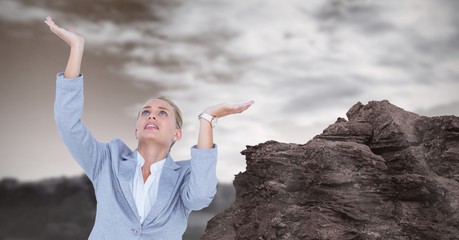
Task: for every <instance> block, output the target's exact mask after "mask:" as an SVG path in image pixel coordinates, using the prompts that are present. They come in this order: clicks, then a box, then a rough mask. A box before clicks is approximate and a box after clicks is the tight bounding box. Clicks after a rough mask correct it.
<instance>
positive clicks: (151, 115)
mask: <svg viewBox="0 0 459 240" xmlns="http://www.w3.org/2000/svg"><path fill="white" fill-rule="evenodd" d="M135 136H136V138H137V139H138V141H139V144H140V143H143V142H155V143H158V144H161V145H164V147H168V148H169V147H170V146H171V145H172V143H173V142H175V141H178V140H180V138H181V137H182V131H181V129H177V126H176V120H175V114H174V108H173V107H172V106H171V105H170V104H169V103H168V102H166V101H164V100H161V99H150V100H149V101H147V102H146V103H145V105H144V106H143V108H142V109H141V110H140V112H139V117H138V119H137V123H136V129H135Z"/></svg>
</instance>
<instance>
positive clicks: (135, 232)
mask: <svg viewBox="0 0 459 240" xmlns="http://www.w3.org/2000/svg"><path fill="white" fill-rule="evenodd" d="M131 231H132V234H134V236H139V235H140V229H139V228H131Z"/></svg>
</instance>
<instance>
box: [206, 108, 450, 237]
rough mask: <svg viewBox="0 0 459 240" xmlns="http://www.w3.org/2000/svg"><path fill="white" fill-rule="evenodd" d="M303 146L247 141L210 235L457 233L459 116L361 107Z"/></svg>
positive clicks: (380, 235)
mask: <svg viewBox="0 0 459 240" xmlns="http://www.w3.org/2000/svg"><path fill="white" fill-rule="evenodd" d="M347 118H348V120H345V119H343V118H338V120H337V121H336V123H335V124H332V125H330V126H329V127H328V128H326V129H325V130H324V131H323V133H322V134H320V135H318V136H316V137H314V139H312V140H310V141H309V142H307V143H306V144H286V143H278V142H275V141H268V142H266V143H262V144H259V145H257V146H248V147H247V149H246V150H244V151H243V152H242V154H244V155H245V156H246V160H247V169H246V171H245V172H243V173H240V174H238V175H237V176H236V178H235V181H234V186H235V188H236V201H235V202H234V203H233V205H232V206H231V208H229V209H227V210H226V211H224V212H223V213H221V214H219V215H217V216H216V217H214V218H213V219H212V220H211V221H209V223H208V225H207V229H206V233H205V235H204V236H203V238H202V239H205V240H211V239H212V240H213V239H219V240H229V239H340V240H341V239H459V182H458V181H459V118H458V117H456V116H441V117H425V116H419V115H417V114H414V113H411V112H407V111H405V110H403V109H401V108H399V107H397V106H394V105H392V104H390V103H389V102H388V101H381V102H376V101H373V102H369V103H368V104H367V105H363V104H361V103H357V104H355V105H354V106H353V107H352V108H351V109H350V110H349V111H348V112H347Z"/></svg>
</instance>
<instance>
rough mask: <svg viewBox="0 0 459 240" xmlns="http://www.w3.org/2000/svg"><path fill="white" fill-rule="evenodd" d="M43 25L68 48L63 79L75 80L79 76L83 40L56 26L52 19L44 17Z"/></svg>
mask: <svg viewBox="0 0 459 240" xmlns="http://www.w3.org/2000/svg"><path fill="white" fill-rule="evenodd" d="M45 23H46V24H47V25H48V26H49V28H50V29H51V31H52V32H53V33H54V34H56V35H57V36H58V37H60V38H61V39H62V40H64V41H65V42H66V43H67V44H68V45H69V46H70V55H69V60H68V62H67V67H66V68H65V71H64V77H65V78H76V77H78V76H80V68H81V61H82V58H83V50H84V38H83V37H81V36H79V35H78V34H76V33H75V32H74V31H68V30H66V29H64V28H61V27H59V26H57V25H56V24H55V23H54V22H53V19H52V18H51V17H50V16H48V17H46V20H45Z"/></svg>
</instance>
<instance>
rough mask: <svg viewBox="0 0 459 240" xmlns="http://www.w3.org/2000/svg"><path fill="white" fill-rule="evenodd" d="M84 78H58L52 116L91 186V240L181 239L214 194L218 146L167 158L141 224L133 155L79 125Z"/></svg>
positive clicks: (126, 149)
mask: <svg viewBox="0 0 459 240" xmlns="http://www.w3.org/2000/svg"><path fill="white" fill-rule="evenodd" d="M82 112H83V76H82V75H81V76H80V77H78V78H73V79H65V78H64V76H63V73H58V74H57V80H56V99H55V103H54V118H55V121H56V124H57V127H58V129H59V134H60V136H61V138H62V139H63V141H64V143H65V145H66V146H67V148H68V149H69V151H70V153H71V154H72V156H73V158H74V159H75V160H76V161H77V162H78V164H79V165H80V166H81V167H82V169H83V171H84V172H85V173H86V175H87V176H88V177H89V179H90V180H91V182H92V184H93V185H94V190H95V195H96V200H97V212H96V220H95V223H94V227H93V229H92V231H91V234H90V236H89V239H97V240H101V239H107V240H117V239H120V240H129V239H167V240H168V239H182V235H183V233H184V231H185V229H186V225H187V219H188V215H189V213H190V212H191V211H192V210H199V209H202V208H204V207H207V206H208V205H209V204H210V202H211V201H212V199H213V197H214V196H215V193H216V186H217V178H216V163H217V147H216V146H214V148H213V149H207V150H205V149H197V148H196V146H193V147H192V148H191V160H187V161H178V162H175V161H174V160H173V159H172V158H171V156H170V155H169V156H167V158H166V162H165V164H164V167H163V170H162V174H161V177H160V180H159V189H158V196H157V199H156V202H155V203H154V205H153V206H152V209H151V211H150V213H149V214H148V216H147V217H146V218H145V221H144V223H143V224H141V223H140V221H139V219H140V218H139V215H138V211H137V209H136V205H135V202H134V198H133V194H132V189H131V188H132V186H131V180H132V178H133V176H134V172H135V167H136V165H137V158H136V151H131V150H130V149H129V147H127V146H126V144H124V143H123V142H122V141H121V140H119V139H113V140H112V141H111V142H109V143H100V142H98V141H97V140H95V139H94V137H93V136H92V135H91V133H90V132H89V131H88V129H87V128H86V127H85V125H84V124H83V123H82V121H81V115H82Z"/></svg>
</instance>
